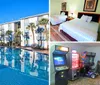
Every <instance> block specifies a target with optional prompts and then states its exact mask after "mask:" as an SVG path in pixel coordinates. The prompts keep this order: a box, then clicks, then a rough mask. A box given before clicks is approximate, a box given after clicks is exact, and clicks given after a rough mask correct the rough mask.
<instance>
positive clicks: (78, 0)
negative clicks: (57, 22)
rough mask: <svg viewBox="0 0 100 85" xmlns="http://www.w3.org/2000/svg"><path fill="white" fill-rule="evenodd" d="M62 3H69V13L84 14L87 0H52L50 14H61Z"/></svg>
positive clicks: (99, 4) (99, 9) (99, 3)
mask: <svg viewBox="0 0 100 85" xmlns="http://www.w3.org/2000/svg"><path fill="white" fill-rule="evenodd" d="M62 1H66V2H67V10H68V11H73V10H74V11H75V14H77V13H78V12H83V7H84V1H85V0H51V2H50V14H51V15H54V14H59V12H60V10H61V3H62ZM96 13H100V0H98V6H97V9H96Z"/></svg>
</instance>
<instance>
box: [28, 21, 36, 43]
mask: <svg viewBox="0 0 100 85" xmlns="http://www.w3.org/2000/svg"><path fill="white" fill-rule="evenodd" d="M35 28H36V25H35V23H30V24H29V25H28V26H27V27H26V29H29V30H31V31H32V35H33V44H34V43H35V36H34V31H35Z"/></svg>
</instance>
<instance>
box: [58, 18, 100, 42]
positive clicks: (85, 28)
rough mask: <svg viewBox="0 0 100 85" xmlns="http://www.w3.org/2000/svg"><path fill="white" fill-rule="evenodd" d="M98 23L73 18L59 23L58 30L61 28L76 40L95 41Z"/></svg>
mask: <svg viewBox="0 0 100 85" xmlns="http://www.w3.org/2000/svg"><path fill="white" fill-rule="evenodd" d="M98 26H99V24H98V23H96V22H90V23H88V22H84V21H82V20H81V19H78V18H77V19H74V20H71V21H67V22H64V23H62V24H60V26H59V30H63V31H64V32H65V33H67V34H69V35H70V36H71V37H73V38H74V39H76V40H77V41H96V40H97V31H98Z"/></svg>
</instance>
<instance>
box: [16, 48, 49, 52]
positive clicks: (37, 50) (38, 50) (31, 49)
mask: <svg viewBox="0 0 100 85" xmlns="http://www.w3.org/2000/svg"><path fill="white" fill-rule="evenodd" d="M16 48H22V49H25V50H29V51H36V52H41V53H44V54H49V50H40V49H33V48H31V47H25V46H17V47H16Z"/></svg>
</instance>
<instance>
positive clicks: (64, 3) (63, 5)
mask: <svg viewBox="0 0 100 85" xmlns="http://www.w3.org/2000/svg"><path fill="white" fill-rule="evenodd" d="M62 11H66V2H63V3H62Z"/></svg>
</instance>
